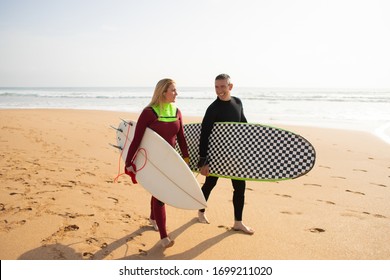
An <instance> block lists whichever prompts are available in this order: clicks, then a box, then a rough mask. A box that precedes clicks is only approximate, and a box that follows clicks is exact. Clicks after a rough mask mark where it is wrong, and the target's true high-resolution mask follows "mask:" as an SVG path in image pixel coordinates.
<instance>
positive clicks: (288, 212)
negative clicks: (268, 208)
mask: <svg viewBox="0 0 390 280" xmlns="http://www.w3.org/2000/svg"><path fill="white" fill-rule="evenodd" d="M280 213H282V214H286V215H302V212H290V211H281V212H280Z"/></svg>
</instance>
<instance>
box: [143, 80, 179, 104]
mask: <svg viewBox="0 0 390 280" xmlns="http://www.w3.org/2000/svg"><path fill="white" fill-rule="evenodd" d="M172 84H175V81H174V80H172V79H162V80H160V81H159V82H158V83H157V85H156V87H155V89H154V94H153V97H152V101H150V103H149V105H148V107H152V106H155V105H159V106H161V105H162V104H163V102H164V99H165V96H164V93H166V92H167V91H168V88H169V87H170V86H171V85H172Z"/></svg>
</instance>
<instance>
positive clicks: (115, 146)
mask: <svg viewBox="0 0 390 280" xmlns="http://www.w3.org/2000/svg"><path fill="white" fill-rule="evenodd" d="M108 145H110V146H112V147H114V148H117V149H118V150H121V151H122V150H123V148H122V147H119V146H117V145H114V144H111V143H108Z"/></svg>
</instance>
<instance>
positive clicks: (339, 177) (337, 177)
mask: <svg viewBox="0 0 390 280" xmlns="http://www.w3.org/2000/svg"><path fill="white" fill-rule="evenodd" d="M332 178H336V179H343V180H345V179H347V178H345V177H343V176H332Z"/></svg>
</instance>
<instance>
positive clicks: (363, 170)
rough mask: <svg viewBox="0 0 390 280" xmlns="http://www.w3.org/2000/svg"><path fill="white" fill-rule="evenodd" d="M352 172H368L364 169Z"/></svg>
mask: <svg viewBox="0 0 390 280" xmlns="http://www.w3.org/2000/svg"><path fill="white" fill-rule="evenodd" d="M353 171H357V172H368V171H367V170H365V169H353Z"/></svg>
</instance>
